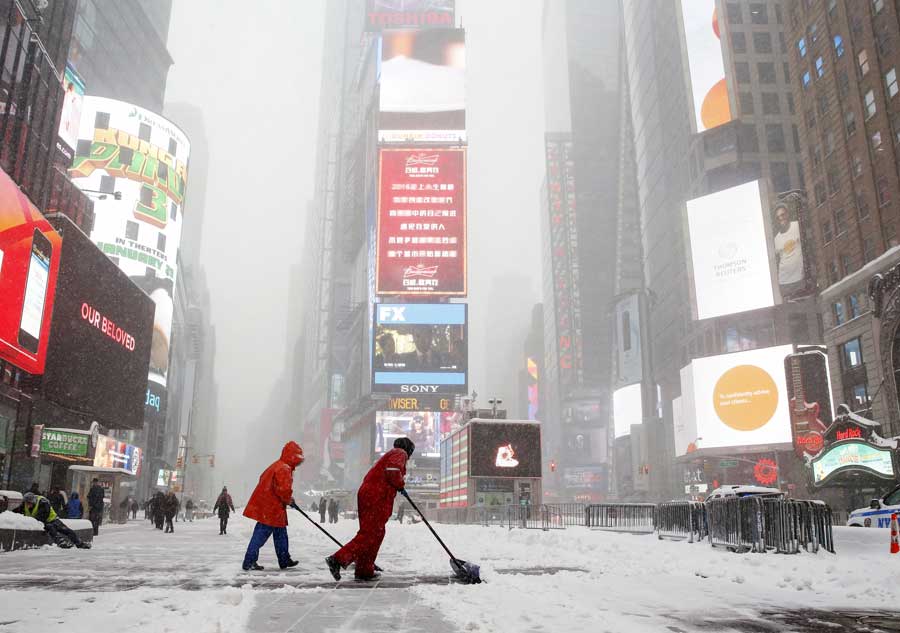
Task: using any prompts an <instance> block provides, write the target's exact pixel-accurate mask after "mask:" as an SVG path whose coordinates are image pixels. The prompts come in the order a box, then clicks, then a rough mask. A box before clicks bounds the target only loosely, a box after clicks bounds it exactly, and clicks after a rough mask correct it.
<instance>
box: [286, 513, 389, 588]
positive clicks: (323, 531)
mask: <svg viewBox="0 0 900 633" xmlns="http://www.w3.org/2000/svg"><path fill="white" fill-rule="evenodd" d="M291 507H292V508H293V509H294V510H296V511H297V512H299V513H300V514H302V515H303V516H305V517H306V520H307V521H309V522H310V523H312V524H313V525H315V526H316V527H317V528H319V529H320V530H322V533H323V534H324V535H325V536H327V537H328V538H330V539H331V540H332V541H334V543H335V544H336V545H337V546H338V547H343V546H344V544H343V543H341V542H340V541H339V540H337V539H336V538H334V537H333V536H332V535H331V534H329V533H328V530H326V529H325V528H323V527H322V526H321V525H319V524H318V523H316V522H315V521H314V520H313V518H312V517H311V516H309V515H308V514H306V512H304V511H303V510H301V509H300V506H298V505H297V504H296V503H292V504H291ZM375 571H384V570H383V569H382V568H381V567H379V566H378V565H375Z"/></svg>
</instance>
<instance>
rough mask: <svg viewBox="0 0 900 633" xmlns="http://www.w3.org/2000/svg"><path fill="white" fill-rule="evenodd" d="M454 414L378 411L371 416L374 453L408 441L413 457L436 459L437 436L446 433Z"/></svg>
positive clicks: (438, 443)
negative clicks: (414, 447) (402, 438)
mask: <svg viewBox="0 0 900 633" xmlns="http://www.w3.org/2000/svg"><path fill="white" fill-rule="evenodd" d="M454 417H455V414H453V413H440V412H432V411H378V412H376V413H375V452H376V453H378V454H379V455H380V454H382V453H385V452H387V451H389V450H391V449H392V448H393V447H394V440H396V439H397V438H400V437H408V438H409V439H411V440H412V442H413V444H415V445H416V451H415V452H414V453H413V457H440V456H441V452H440V443H441V436H442V435H446V434H447V433H450V431H451V425H452V422H453V419H454Z"/></svg>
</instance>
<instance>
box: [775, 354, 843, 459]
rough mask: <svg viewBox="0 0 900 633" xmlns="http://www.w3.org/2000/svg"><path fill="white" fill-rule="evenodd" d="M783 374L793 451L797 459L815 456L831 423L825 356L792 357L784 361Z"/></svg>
mask: <svg viewBox="0 0 900 633" xmlns="http://www.w3.org/2000/svg"><path fill="white" fill-rule="evenodd" d="M784 373H785V378H786V381H787V389H788V398H790V414H791V431H792V433H793V438H794V451H795V452H796V453H797V455H798V456H799V457H803V455H804V453H805V454H808V455H810V456H814V455H818V453H819V451H821V450H822V446H823V444H824V436H825V431H826V429H827V428H828V427H829V426H830V425H831V422H832V420H833V414H832V410H831V381H830V380H829V376H828V357H827V356H826V355H825V354H824V353H823V352H820V351H807V352H801V353H798V354H791V355H789V356H788V357H787V358H785V359H784Z"/></svg>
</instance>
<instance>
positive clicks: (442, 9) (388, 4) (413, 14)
mask: <svg viewBox="0 0 900 633" xmlns="http://www.w3.org/2000/svg"><path fill="white" fill-rule="evenodd" d="M455 10H456V0H367V2H366V31H381V30H382V29H403V28H414V29H427V28H444V29H451V28H453V26H454V24H455V21H454V16H455Z"/></svg>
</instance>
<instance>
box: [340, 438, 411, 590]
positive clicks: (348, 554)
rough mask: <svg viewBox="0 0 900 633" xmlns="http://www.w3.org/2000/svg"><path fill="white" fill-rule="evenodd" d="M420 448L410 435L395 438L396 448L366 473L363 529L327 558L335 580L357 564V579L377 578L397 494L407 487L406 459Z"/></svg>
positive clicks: (360, 496)
mask: <svg viewBox="0 0 900 633" xmlns="http://www.w3.org/2000/svg"><path fill="white" fill-rule="evenodd" d="M415 450H416V445H415V444H413V443H412V441H411V440H410V439H409V438H408V437H398V438H397V439H396V440H394V448H392V449H391V450H389V451H388V452H387V453H385V454H384V455H383V456H382V457H381V459H379V460H378V461H377V462H375V465H374V466H372V468H371V469H370V470H369V472H368V474H366V476H365V479H363V482H362V485H361V486H360V487H359V491H358V492H357V493H356V502H357V507H358V509H359V532H357V533H356V536H354V537H353V540H351V541H350V542H349V543H347V544H346V545H344V547H342V548H341V549H339V550H338V551H336V552H335V553H334V554H332V555H331V556H329V557H328V558H326V559H325V563H326V564H327V565H328V571H330V572H331V575H332V576H333V577H334V579H335V580H340V579H341V569H345V568H346V567H347V566H348V565H350V563H356V570H355V573H354V577H355V578H356V580H363V581H366V580H376V579H378V578H379V577H380V575H379V574H376V573H375V558H376V557H377V556H378V550H379V549H380V548H381V542H382V541H383V540H384V526H385V524H386V523H387V522H388V520H389V519H390V518H391V514H393V511H394V497H396V496H397V492H398V491H399V490H403V487H404V485H405V477H406V462H407V460H408V459H409V458H410V457H411V456H412V454H413V451H415Z"/></svg>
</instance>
